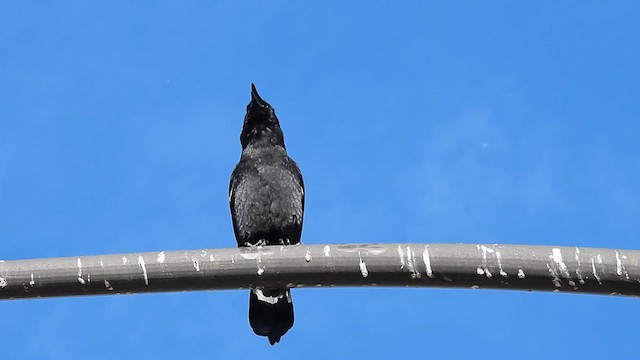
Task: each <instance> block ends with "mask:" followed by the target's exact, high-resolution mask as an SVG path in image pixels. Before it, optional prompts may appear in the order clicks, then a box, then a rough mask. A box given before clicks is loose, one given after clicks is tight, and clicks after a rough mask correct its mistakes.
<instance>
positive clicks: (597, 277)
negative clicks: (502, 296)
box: [0, 243, 640, 299]
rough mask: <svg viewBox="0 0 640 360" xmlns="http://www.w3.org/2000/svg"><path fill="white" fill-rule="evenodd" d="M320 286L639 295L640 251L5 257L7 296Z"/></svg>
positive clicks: (1, 291)
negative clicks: (8, 259)
mask: <svg viewBox="0 0 640 360" xmlns="http://www.w3.org/2000/svg"><path fill="white" fill-rule="evenodd" d="M316 286H412V287H446V288H474V289H476V288H480V289H509V290H529V291H556V292H570V293H590V294H607V295H626V296H640V251H636V250H614V249H597V248H586V247H583V248H581V247H553V246H528V245H497V244H492V245H488V244H418V243H414V244H406V243H405V244H398V243H395V244H339V245H338V244H335V245H290V246H263V247H253V248H228V249H203V250H190V251H160V252H147V253H133V254H119V255H97V256H80V257H65V258H51V259H33V260H11V261H1V262H0V299H19V298H39V297H53V296H74V295H107V294H123V293H127V294H128V293H144V292H164V291H185V290H221V289H247V288H251V287H267V288H270V287H273V288H278V287H290V288H294V287H316Z"/></svg>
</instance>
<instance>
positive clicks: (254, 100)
mask: <svg viewBox="0 0 640 360" xmlns="http://www.w3.org/2000/svg"><path fill="white" fill-rule="evenodd" d="M240 143H241V144H242V148H243V149H244V148H246V147H247V146H248V145H249V144H254V145H279V146H282V148H284V135H283V134H282V129H280V122H279V121H278V117H277V116H276V112H275V109H274V108H273V106H271V105H270V104H269V103H268V102H266V101H264V100H263V99H262V98H261V97H260V95H258V90H256V86H255V85H254V84H251V101H250V102H249V105H247V114H246V115H245V116H244V125H243V126H242V133H241V134H240Z"/></svg>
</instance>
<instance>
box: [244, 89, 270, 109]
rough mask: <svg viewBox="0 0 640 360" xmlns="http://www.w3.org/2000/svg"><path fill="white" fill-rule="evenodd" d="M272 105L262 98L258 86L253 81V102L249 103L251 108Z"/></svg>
mask: <svg viewBox="0 0 640 360" xmlns="http://www.w3.org/2000/svg"><path fill="white" fill-rule="evenodd" d="M270 106H271V105H269V103H268V102H266V101H264V100H262V98H261V97H260V95H258V90H256V86H255V85H254V84H253V83H251V103H249V107H250V108H251V109H259V108H265V107H270Z"/></svg>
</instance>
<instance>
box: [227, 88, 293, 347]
mask: <svg viewBox="0 0 640 360" xmlns="http://www.w3.org/2000/svg"><path fill="white" fill-rule="evenodd" d="M240 143H241V144H242V156H241V157H240V162H238V165H236V167H235V169H234V170H233V173H232V174H231V184H230V185H229V204H230V206H231V218H232V220H233V231H234V232H235V235H236V240H237V242H238V246H262V245H290V244H298V243H300V235H301V233H302V215H303V212H304V184H303V182H302V174H301V173H300V169H299V168H298V165H297V164H296V163H295V162H294V161H293V160H292V159H291V158H290V157H289V156H288V155H287V151H286V149H285V146H284V135H283V134H282V130H281V129H280V122H279V121H278V118H277V117H276V113H275V110H274V109H273V107H272V106H271V105H269V104H268V103H267V102H266V101H264V100H262V98H261V97H260V95H258V91H257V90H256V87H255V85H253V84H251V102H249V105H247V114H246V115H245V117H244V125H243V127H242V133H241V134H240ZM249 324H250V325H251V328H253V332H255V333H256V334H257V335H261V336H267V337H268V338H269V343H271V345H273V344H275V343H277V342H279V341H280V338H281V337H282V335H284V334H285V333H286V332H287V331H288V330H289V329H291V327H292V326H293V302H292V300H291V292H290V290H289V289H262V288H255V289H251V293H250V294H249Z"/></svg>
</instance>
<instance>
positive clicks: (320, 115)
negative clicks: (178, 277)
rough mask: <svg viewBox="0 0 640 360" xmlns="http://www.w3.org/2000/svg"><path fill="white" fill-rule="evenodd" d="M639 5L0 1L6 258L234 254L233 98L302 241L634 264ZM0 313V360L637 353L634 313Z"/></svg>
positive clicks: (304, 301)
mask: <svg viewBox="0 0 640 360" xmlns="http://www.w3.org/2000/svg"><path fill="white" fill-rule="evenodd" d="M639 11H640V5H638V3H637V2H632V1H627V2H625V1H620V2H615V3H606V2H602V1H579V2H577V1H576V2H570V3H564V4H558V3H556V2H552V1H540V2H536V3H531V2H500V3H491V4H489V3H480V2H473V1H463V2H401V3H390V2H389V3H382V2H360V3H358V2H337V1H336V2H326V1H325V2H322V3H316V4H307V3H304V4H303V3H292V2H282V1H259V2H253V3H249V2H239V1H217V2H213V1H211V2H206V1H186V2H172V3H169V2H153V3H151V2H147V3H142V2H137V3H134V4H131V3H128V4H117V5H116V4H105V3H100V4H97V3H95V2H82V1H67V2H64V3H58V4H56V6H54V5H52V4H37V5H36V4H26V3H23V2H20V3H18V2H1V3H0V238H1V239H2V245H3V247H2V249H3V250H2V255H1V257H2V258H4V259H22V258H39V257H58V256H76V255H93V254H104V253H122V252H142V251H159V250H178V249H198V248H207V247H209V248H213V247H230V246H233V245H234V244H235V240H234V238H233V233H232V228H231V220H230V215H229V209H228V204H227V189H228V181H229V176H230V173H231V171H232V169H233V166H234V165H235V163H236V162H237V161H238V159H239V156H240V143H239V134H240V130H241V126H242V118H243V116H244V111H245V106H246V104H247V102H248V101H249V98H250V96H249V85H250V83H251V82H255V83H256V85H257V86H258V89H259V91H260V93H261V95H262V96H263V97H264V98H265V99H266V100H267V101H269V102H270V103H271V104H273V105H274V106H275V108H276V110H277V113H278V116H279V117H280V120H281V123H282V127H283V130H284V132H285V140H286V142H287V148H288V150H289V153H290V155H291V156H292V157H293V158H294V159H295V160H296V161H297V162H298V163H299V165H300V167H301V169H302V171H303V174H304V179H305V185H306V190H307V191H306V195H307V202H306V204H307V205H306V206H307V207H306V213H305V225H304V230H303V242H305V243H309V244H321V243H352V242H466V243H520V244H546V245H548V244H555V245H577V246H594V247H609V248H624V249H638V248H639V247H638V234H639V233H640V222H639V221H638V219H639V218H640V190H639V187H638V183H640V161H638V154H639V152H640V142H639V141H638V139H639V138H640V105H639V104H640V102H638V94H639V92H640V70H639V68H640V67H639V66H638V64H640V45H639V43H638V35H640V25H638V21H637V14H638V13H639ZM293 297H294V299H295V306H296V324H295V326H294V328H293V329H292V330H291V331H290V332H289V333H288V334H287V335H286V336H285V337H284V338H283V339H282V342H281V343H280V344H278V345H277V346H275V347H273V348H272V347H270V346H269V345H268V342H267V340H266V339H265V338H260V337H257V336H255V335H253V333H252V331H251V329H250V328H249V325H248V322H247V300H248V294H247V292H246V291H223V292H189V293H185V292H182V293H172V294H151V295H133V296H124V295H121V296H101V297H91V298H81V297H77V298H61V299H47V300H29V301H11V302H1V303H0V307H2V314H3V324H4V328H5V330H4V331H3V332H2V338H3V343H4V347H3V354H4V356H6V357H7V358H25V359H28V358H34V359H35V358H39V359H42V358H47V359H73V358H95V359H113V358H133V357H136V358H140V359H146V358H154V359H156V358H165V357H166V358H170V357H173V358H176V357H180V358H184V357H196V356H197V357H200V356H205V357H207V358H215V357H217V356H231V355H234V356H247V357H249V356H252V357H255V356H257V354H259V356H260V358H261V359H270V358H278V359H282V358H283V357H284V358H288V357H294V356H296V357H300V356H303V357H304V358H306V359H316V358H323V359H324V358H327V356H331V357H347V356H357V357H358V358H359V357H364V356H369V357H371V356H375V357H383V356H384V357H391V356H393V357H413V356H420V357H429V358H452V359H455V358H470V357H473V358H489V357H491V358H493V359H512V358H520V359H540V358H543V357H544V358H546V357H548V356H553V357H558V358H559V357H563V356H564V357H569V358H579V357H582V358H596V357H602V358H605V357H606V358H612V357H616V356H617V357H621V358H632V357H634V356H637V346H636V343H637V325H638V323H639V320H640V315H638V314H639V312H638V300H636V299H630V298H619V297H615V298H614V297H603V296H577V295H566V294H547V293H525V292H505V291H488V290H442V289H402V288H399V289H358V288H345V289H335V288H332V289H329V288H327V289H296V290H295V291H294V293H293Z"/></svg>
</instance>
